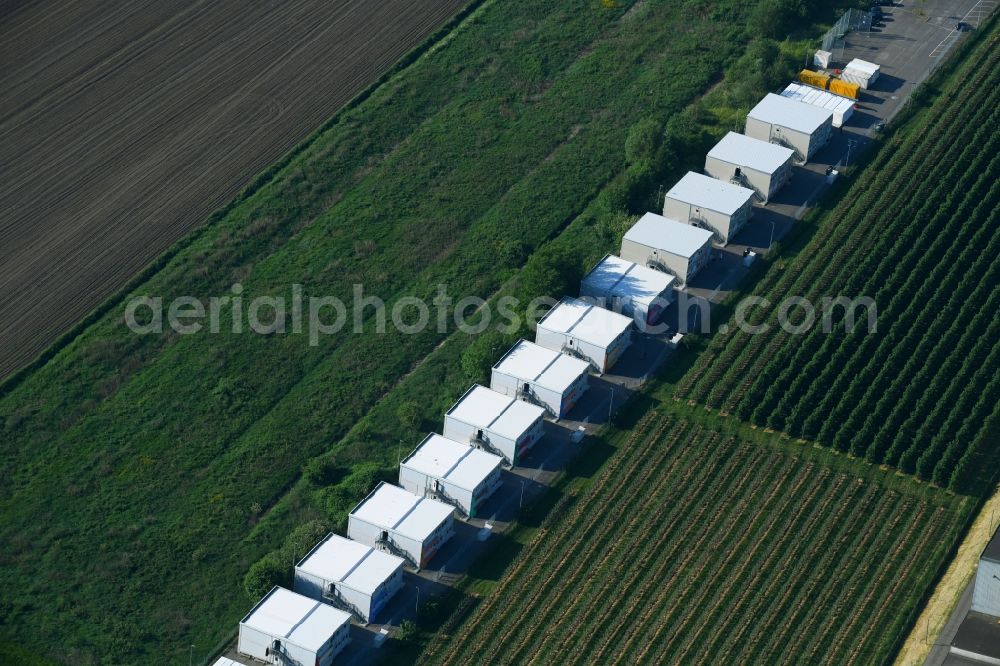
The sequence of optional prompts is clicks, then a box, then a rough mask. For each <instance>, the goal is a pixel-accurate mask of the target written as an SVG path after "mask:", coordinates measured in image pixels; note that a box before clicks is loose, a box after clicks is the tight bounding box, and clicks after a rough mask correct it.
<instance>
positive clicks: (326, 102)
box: [0, 0, 467, 378]
mask: <svg viewBox="0 0 1000 666" xmlns="http://www.w3.org/2000/svg"><path fill="white" fill-rule="evenodd" d="M466 4H467V0H435V1H433V2H432V1H430V0H421V1H420V2H404V1H403V0H379V1H378V2H371V1H370V0H369V1H364V0H345V1H342V2H337V3H330V2H322V1H320V0H290V1H286V2H260V3H245V2H235V1H232V0H227V1H223V2H207V1H204V0H180V1H177V2H170V3H162V2H153V1H152V0H138V1H136V2H130V3H127V4H122V3H96V4H94V3H77V2H70V1H68V0H42V1H40V2H31V3H29V2H25V1H21V2H18V1H15V2H9V3H2V4H0V62H2V63H4V66H3V68H2V71H0V90H3V91H4V93H3V95H2V96H0V174H2V178H0V306H2V310H3V314H4V317H3V320H2V321H0V378H2V377H4V376H6V375H8V374H10V373H11V372H13V371H15V370H16V369H17V368H19V367H21V366H23V365H24V364H25V363H27V362H29V361H30V360H31V359H32V358H34V357H35V356H36V355H37V354H39V353H40V352H41V351H42V350H43V349H45V347H47V346H48V345H49V344H51V343H52V342H53V341H55V340H56V339H57V338H58V336H59V335H60V334H61V333H63V332H64V331H66V330H67V329H68V328H69V327H70V326H72V325H73V323H75V322H76V321H78V320H80V319H81V318H82V317H83V316H85V315H86V314H87V313H88V312H90V311H91V310H92V309H93V308H95V307H96V306H98V305H99V304H100V303H101V302H102V300H104V299H105V298H107V297H108V296H109V295H111V294H112V293H114V291H115V290H116V289H118V288H120V287H121V286H122V285H124V284H125V283H126V282H127V281H128V280H129V278H130V277H131V276H133V275H134V274H135V273H136V272H137V271H139V270H140V269H141V268H142V267H143V266H144V265H146V264H148V263H149V262H150V261H151V260H152V259H154V258H155V257H156V256H157V255H158V254H159V253H161V252H162V251H164V250H165V249H167V248H168V247H169V246H170V245H171V244H172V243H173V242H175V241H176V240H178V239H179V238H181V237H182V236H184V235H185V234H187V233H188V232H189V231H191V230H192V229H193V228H195V227H196V226H197V225H199V224H200V223H202V222H203V221H204V220H205V219H206V217H207V216H208V215H209V214H210V213H211V211H212V210H214V209H216V208H217V207H219V206H221V205H223V204H224V203H225V202H227V201H229V200H230V199H232V198H233V196H234V195H235V194H236V193H237V192H239V190H240V189H241V188H242V187H243V186H245V185H246V184H247V182H248V181H249V180H250V179H251V178H252V177H253V176H254V175H255V174H257V173H259V172H260V171H262V170H263V169H264V168H266V167H267V165H268V164H270V163H271V162H273V161H274V160H276V159H277V158H278V157H280V156H281V155H282V154H284V153H286V152H287V151H288V150H289V149H291V148H292V147H293V146H294V145H295V144H296V143H297V142H299V141H300V140H302V139H303V138H305V136H307V135H308V134H309V133H310V131H311V130H313V129H314V128H316V127H318V126H319V125H320V124H321V123H322V122H323V121H325V120H326V119H327V118H329V117H330V116H331V115H333V113H334V112H336V111H337V109H338V108H340V107H341V106H343V104H345V103H346V102H347V101H349V100H350V99H351V98H352V97H353V96H354V95H356V94H357V93H359V92H360V91H362V90H363V89H364V88H365V87H366V86H367V85H368V84H369V83H371V82H372V81H373V80H375V79H376V78H377V77H378V76H379V75H380V74H381V73H384V72H385V71H386V70H387V69H388V68H389V67H391V65H392V64H393V63H394V62H395V61H396V60H398V59H399V58H400V57H401V56H402V55H403V54H405V53H406V52H407V51H408V50H410V49H411V48H412V47H414V46H415V45H416V44H418V43H419V42H420V41H421V40H422V39H424V38H426V37H427V36H428V35H429V34H431V33H432V32H433V31H434V30H435V29H436V28H438V27H439V26H441V25H442V24H443V23H444V22H445V21H446V20H447V19H448V18H449V17H450V16H452V15H453V14H454V13H455V12H456V11H458V10H459V9H460V8H461V7H462V6H464V5H466Z"/></svg>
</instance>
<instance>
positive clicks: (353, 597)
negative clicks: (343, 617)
mask: <svg viewBox="0 0 1000 666" xmlns="http://www.w3.org/2000/svg"><path fill="white" fill-rule="evenodd" d="M404 564H405V561H404V560H403V559H402V558H400V557H396V556H395V555H390V554H388V553H383V552H381V551H379V550H376V549H375V548H373V547H371V546H367V545H365V544H362V543H358V542H357V541H352V540H350V539H345V538H344V537H342V536H338V535H336V534H332V533H331V534H329V535H327V537H326V538H325V539H323V541H320V542H319V543H318V544H316V546H315V547H313V549H312V550H311V551H309V553H308V554H307V555H306V556H305V557H303V558H302V561H301V562H299V563H298V564H297V565H296V566H295V591H296V592H298V593H299V594H302V595H305V596H307V597H309V598H311V599H316V600H318V601H326V602H327V603H331V604H333V605H334V606H337V607H338V608H341V609H342V610H347V611H348V612H350V613H353V614H354V615H356V616H357V617H358V619H360V620H361V621H362V622H366V623H367V622H371V620H372V618H373V617H375V616H376V615H377V614H378V612H379V611H380V610H382V608H384V607H385V604H386V603H388V601H389V599H391V598H392V596H393V595H394V594H395V593H396V592H397V591H399V589H400V588H401V587H402V586H403V565H404Z"/></svg>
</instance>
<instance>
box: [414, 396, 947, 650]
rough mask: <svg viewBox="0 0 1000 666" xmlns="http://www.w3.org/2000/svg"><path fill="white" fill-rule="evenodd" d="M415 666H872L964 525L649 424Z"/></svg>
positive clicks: (943, 512) (707, 433)
mask: <svg viewBox="0 0 1000 666" xmlns="http://www.w3.org/2000/svg"><path fill="white" fill-rule="evenodd" d="M568 501H569V502H571V503H570V504H569V506H568V507H567V508H566V509H565V510H563V511H557V512H554V515H555V516H556V517H554V518H553V519H552V520H551V521H550V523H549V524H547V525H546V526H545V527H544V528H543V529H542V530H540V531H539V533H538V534H537V535H536V536H535V538H534V539H533V541H532V542H531V543H529V545H528V546H527V547H526V549H525V551H524V552H522V553H521V554H520V555H519V557H518V560H517V562H516V563H515V564H514V565H513V566H512V568H511V569H510V570H509V571H508V572H507V573H506V575H505V577H504V578H503V580H502V581H501V583H500V585H499V587H498V588H497V589H496V590H495V592H494V593H493V594H491V595H490V596H489V597H487V598H486V599H485V600H484V601H483V602H482V603H481V604H480V606H479V607H478V608H476V610H475V612H474V613H473V615H472V616H471V617H470V618H469V619H468V620H467V621H466V622H465V623H464V624H463V625H462V626H461V628H460V629H459V630H458V633H457V634H456V635H452V636H447V635H441V636H439V637H438V639H437V640H436V642H435V643H433V644H432V645H431V646H430V647H429V648H428V650H427V651H426V652H425V654H424V662H425V663H515V662H516V663H545V662H546V661H558V662H559V663H621V664H632V663H707V662H709V661H711V662H713V663H767V664H778V663H787V664H801V663H815V664H821V663H829V664H851V663H878V662H880V661H883V660H884V659H885V658H886V656H887V655H889V654H890V653H891V651H892V650H893V648H894V646H895V644H896V642H897V641H898V639H899V637H900V636H901V635H902V634H903V633H904V632H905V631H906V628H907V624H908V618H909V615H910V613H911V612H912V611H913V609H914V607H915V605H916V603H917V601H918V596H919V594H920V591H922V590H923V589H925V588H926V586H927V585H928V584H929V583H930V577H931V576H932V575H933V572H934V571H935V569H936V567H937V566H938V565H940V563H941V562H942V560H943V559H944V558H945V557H946V554H947V553H946V551H947V546H948V544H950V543H951V542H952V541H953V539H954V538H955V537H956V532H957V530H958V526H959V525H960V524H961V523H962V521H961V520H960V519H959V516H960V514H961V513H962V512H963V511H964V510H965V507H964V505H963V504H960V503H959V501H958V500H954V499H951V498H950V497H947V496H945V493H944V492H941V493H938V494H931V495H929V496H927V498H924V499H920V498H917V497H915V496H910V495H907V494H905V492H904V491H897V490H888V489H886V488H884V487H881V486H879V485H877V484H876V483H874V482H868V481H862V480H861V479H859V478H857V477H855V476H852V475H850V474H847V473H843V472H835V471H832V470H830V469H829V468H826V467H824V466H823V465H821V464H818V463H813V462H808V461H804V460H800V459H798V458H795V457H793V456H791V455H789V454H788V453H785V452H782V451H780V450H778V449H775V448H771V447H767V446H761V445H759V444H748V443H744V442H741V441H737V440H734V439H732V438H730V437H726V436H723V435H721V434H719V433H717V432H714V431H711V430H707V429H705V427H704V426H700V425H693V424H691V423H689V422H687V421H684V420H678V419H676V418H674V417H668V416H664V415H662V414H660V413H658V412H655V411H654V412H650V413H649V414H648V415H647V416H646V417H645V419H644V420H643V421H642V422H641V423H640V424H639V426H637V427H636V428H635V429H634V430H633V431H632V432H631V434H630V435H629V438H628V440H627V441H626V442H624V443H623V444H622V445H621V446H620V448H619V450H618V451H617V453H616V454H615V455H614V456H613V457H612V459H611V460H610V461H609V463H608V464H607V465H606V466H605V469H604V470H603V472H602V474H601V476H600V477H598V478H597V479H596V480H595V481H594V483H593V484H592V485H591V486H590V487H589V488H588V489H587V490H586V491H584V492H582V493H581V494H580V496H578V497H570V498H569V500H568Z"/></svg>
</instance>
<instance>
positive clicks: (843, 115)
mask: <svg viewBox="0 0 1000 666" xmlns="http://www.w3.org/2000/svg"><path fill="white" fill-rule="evenodd" d="M781 96H782V97H787V98H788V99H794V100H796V101H799V102H804V103H805V104H811V105H812V106H816V107H819V108H821V109H826V110H827V111H829V112H830V113H832V114H833V126H834V127H842V126H843V125H844V123H846V122H847V121H848V120H849V119H850V118H851V116H852V115H854V106H855V104H856V102H855V101H854V100H853V99H850V98H847V97H841V96H840V95H834V94H833V93H832V92H829V91H827V90H820V89H819V88H813V87H812V86H807V85H806V84H804V83H789V84H788V87H787V88H785V89H784V90H783V91H782V92H781Z"/></svg>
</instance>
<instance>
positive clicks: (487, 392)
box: [448, 384, 545, 440]
mask: <svg viewBox="0 0 1000 666" xmlns="http://www.w3.org/2000/svg"><path fill="white" fill-rule="evenodd" d="M448 415H449V416H452V417H454V418H456V419H458V420H459V421H463V422H465V423H468V424H470V425H472V426H474V427H476V428H482V429H483V430H491V431H493V432H495V433H497V434H498V435H500V436H501V437H506V438H508V439H514V440H516V439H517V438H518V437H520V436H521V435H522V434H524V432H525V431H527V430H528V428H530V427H531V426H532V425H533V424H534V423H535V421H537V420H538V419H540V418H542V417H543V416H544V415H545V410H544V409H542V408H541V407H539V406H538V405H532V404H529V403H527V402H524V401H522V400H518V399H517V398H512V397H510V396H508V395H504V394H503V393H498V392H497V391H494V390H492V389H488V388H486V387H485V386H480V385H479V384H476V385H475V386H473V387H472V388H471V389H469V390H468V391H466V393H465V395H463V396H462V398H461V399H460V400H459V401H458V402H456V403H455V405H454V406H453V407H452V408H451V409H449V410H448Z"/></svg>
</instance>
